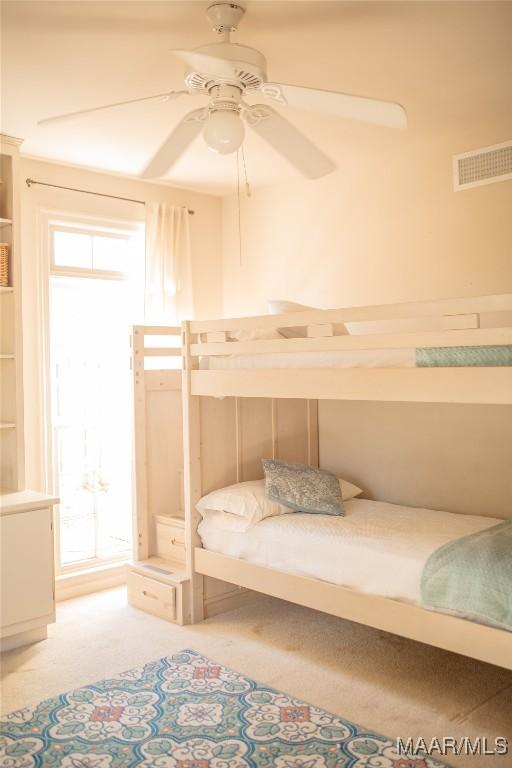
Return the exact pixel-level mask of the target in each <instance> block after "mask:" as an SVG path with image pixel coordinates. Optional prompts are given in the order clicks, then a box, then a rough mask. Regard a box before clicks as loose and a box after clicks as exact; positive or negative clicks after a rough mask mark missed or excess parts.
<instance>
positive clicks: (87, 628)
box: [2, 589, 512, 768]
mask: <svg viewBox="0 0 512 768" xmlns="http://www.w3.org/2000/svg"><path fill="white" fill-rule="evenodd" d="M180 648H194V649H196V650H197V651H199V652H200V653H204V654H206V655H207V656H210V657H211V658H212V659H215V660H217V661H219V662H221V663H223V664H227V665H229V666H231V667H232V668H233V669H236V670H237V671H239V672H241V673H242V674H244V675H248V676H250V677H254V678H256V679H257V680H259V681H261V682H263V683H267V684H268V685H271V686H274V687H276V688H280V689H281V690H284V691H286V692H288V693H290V694H292V695H295V696H298V697H300V698H303V699H305V700H306V701H308V702H310V703H312V704H316V705H318V706H320V707H324V708H325V709H327V710H330V711H332V712H335V713H336V714H339V715H341V716H342V717H345V718H347V719H349V720H353V721H355V722H357V723H362V724H364V725H365V726H367V727H368V728H370V729H373V730H375V731H379V732H381V733H384V734H386V735H388V736H391V737H395V736H398V735H399V736H402V737H403V738H406V737H408V736H413V737H415V738H417V737H419V736H423V737H425V738H426V739H428V740H430V739H431V738H432V737H434V736H437V737H442V736H454V737H457V738H458V737H461V736H468V737H470V738H473V739H474V738H475V737H477V736H484V735H485V736H487V737H489V738H490V739H494V737H495V736H506V737H507V738H508V739H509V743H510V755H509V756H508V757H506V758H504V759H499V758H493V757H458V758H457V757H451V758H450V759H449V760H447V762H448V763H451V764H452V765H454V766H461V765H467V766H471V768H477V767H478V768H491V765H495V764H499V765H503V766H504V767H505V766H510V765H512V673H509V672H505V671H504V670H501V669H498V668H497V667H492V666H489V665H486V664H480V663H477V662H473V661H471V660H469V659H465V658H463V657H462V656H457V655H455V654H451V653H448V652H445V651H441V650H438V649H435V648H430V647H429V646H426V645H421V644H419V643H414V642H412V641H409V640H404V639H402V638H399V637H396V636H394V635H389V634H386V633H384V632H380V631H378V630H373V629H370V628H369V627H363V626H359V625H357V624H351V623H350V622H346V621H343V620H341V619H336V618H334V617H332V616H327V615H325V614H321V613H316V612H315V611H311V610H308V609H306V608H301V607H299V606H295V605H291V604H289V603H283V602H281V601H278V600H274V599H272V598H262V599H261V600H258V601H257V602H255V603H254V604H252V605H250V606H246V607H244V608H242V609H239V610H237V611H232V612H231V613H225V614H223V615H221V616H217V617H214V618H212V619H209V620H207V621H205V622H203V623H202V624H199V625H196V626H193V627H178V626H175V625H173V624H169V623H167V622H165V621H162V620H160V619H157V618H153V617H152V616H149V615H147V614H145V613H142V612H141V611H138V610H136V609H135V608H131V607H130V606H128V605H127V603H126V594H125V590H124V589H116V590H110V591H106V592H99V593H97V594H95V595H89V596H87V597H81V598H77V599H75V600H69V601H67V602H65V603H61V604H60V605H59V606H58V621H57V624H55V625H53V626H51V627H50V629H49V638H48V640H46V641H44V642H41V643H38V644H36V645H33V646H30V647H28V648H25V649H20V650H16V651H10V652H9V653H6V654H4V655H3V656H2V711H3V712H8V711H11V710H13V709H17V708H19V707H23V706H26V705H29V704H34V703H36V702H38V701H40V700H41V699H44V698H46V697H48V696H53V695H55V694H57V693H62V692H63V691H66V690H69V689H71V688H74V687H77V686H80V685H84V684H85V683H91V682H94V681H95V680H101V679H102V678H104V677H108V676H110V675H112V674H114V673H116V672H120V671H122V670H124V669H129V668H131V667H134V666H137V665H139V664H142V663H144V662H146V661H150V660H151V659H156V658H159V657H161V656H164V655H167V654H169V653H172V652H173V651H176V650H178V649H180Z"/></svg>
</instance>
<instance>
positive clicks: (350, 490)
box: [339, 477, 363, 501]
mask: <svg viewBox="0 0 512 768" xmlns="http://www.w3.org/2000/svg"><path fill="white" fill-rule="evenodd" d="M339 481H340V488H341V498H342V499H343V501H348V500H349V499H353V498H354V497H355V496H360V495H361V494H362V493H363V489H362V488H358V487H357V485H354V483H349V481H348V480H342V478H341V477H340V478H339Z"/></svg>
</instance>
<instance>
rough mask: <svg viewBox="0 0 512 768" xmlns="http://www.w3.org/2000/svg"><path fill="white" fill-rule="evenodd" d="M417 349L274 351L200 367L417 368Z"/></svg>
mask: <svg viewBox="0 0 512 768" xmlns="http://www.w3.org/2000/svg"><path fill="white" fill-rule="evenodd" d="M415 367H416V350H415V349H355V350H349V351H347V350H333V351H331V352H272V353H270V354H268V355H226V356H218V357H217V356H214V355H212V356H211V357H203V358H201V360H200V368H203V369H210V370H224V369H233V368H234V369H237V368H415Z"/></svg>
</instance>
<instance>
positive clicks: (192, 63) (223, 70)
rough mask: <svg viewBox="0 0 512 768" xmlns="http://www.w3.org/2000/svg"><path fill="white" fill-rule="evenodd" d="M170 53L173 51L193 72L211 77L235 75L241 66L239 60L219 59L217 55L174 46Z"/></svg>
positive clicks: (230, 76)
mask: <svg viewBox="0 0 512 768" xmlns="http://www.w3.org/2000/svg"><path fill="white" fill-rule="evenodd" d="M171 53H174V55H175V56H177V57H178V58H179V59H181V60H182V61H183V62H184V63H185V64H186V65H187V67H189V68H190V69H191V70H193V71H194V72H201V73H202V74H205V75H211V76H212V77H226V78H232V77H236V73H237V69H239V68H240V66H242V65H241V64H240V62H236V61H229V60H227V59H221V58H219V57H218V56H210V55H208V54H206V53H200V52H199V51H186V50H184V49H182V48H174V49H173V50H172V51H171Z"/></svg>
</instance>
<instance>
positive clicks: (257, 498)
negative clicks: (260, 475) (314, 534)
mask: <svg viewBox="0 0 512 768" xmlns="http://www.w3.org/2000/svg"><path fill="white" fill-rule="evenodd" d="M196 509H197V511H198V512H200V513H201V514H203V513H204V512H207V511H208V510H215V511H217V512H228V513H229V514H231V515H238V516H239V517H243V518H245V519H246V520H248V521H249V523H258V522H259V521H260V520H263V519H264V518H265V517H272V516H273V515H285V514H288V513H289V511H290V510H289V509H288V507H284V506H283V505H282V504H279V503H278V502H277V501H271V500H270V499H267V497H266V496H265V480H248V481H247V482H245V483H235V485H228V486H227V487H226V488H219V490H218V491H212V492H211V493H208V494H207V495H206V496H203V498H202V499H200V500H199V501H198V503H197V504H196Z"/></svg>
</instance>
